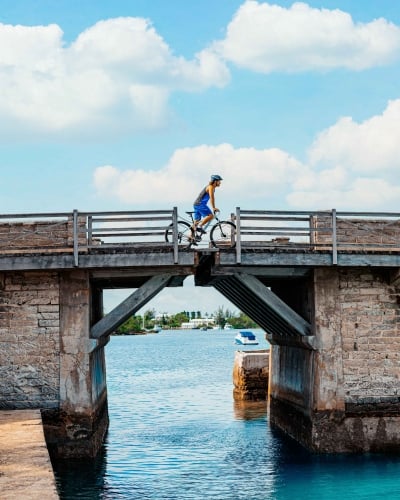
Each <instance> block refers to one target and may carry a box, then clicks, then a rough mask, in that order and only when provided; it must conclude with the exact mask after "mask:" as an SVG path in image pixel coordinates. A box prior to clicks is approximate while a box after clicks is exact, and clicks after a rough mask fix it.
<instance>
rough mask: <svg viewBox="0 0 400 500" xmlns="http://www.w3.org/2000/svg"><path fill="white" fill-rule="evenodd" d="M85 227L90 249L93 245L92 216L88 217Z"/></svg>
mask: <svg viewBox="0 0 400 500" xmlns="http://www.w3.org/2000/svg"><path fill="white" fill-rule="evenodd" d="M87 225H88V228H87V239H88V246H89V247H91V246H92V245H93V215H88V218H87Z"/></svg>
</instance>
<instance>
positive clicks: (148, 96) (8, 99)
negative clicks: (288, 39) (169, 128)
mask: <svg viewBox="0 0 400 500" xmlns="http://www.w3.org/2000/svg"><path fill="white" fill-rule="evenodd" d="M62 35H63V33H62V31H61V29H60V28H59V27H58V26H56V25H50V26H34V27H27V26H11V25H5V24H1V23H0V47H1V50H0V86H1V89H2V92H1V94H0V126H1V124H2V123H3V124H4V125H3V127H2V128H3V130H6V129H7V128H9V127H10V124H15V127H16V126H17V125H18V127H19V132H22V131H23V130H24V129H25V130H26V129H29V130H34V131H35V133H38V132H40V131H42V132H47V133H51V132H60V131H70V132H74V133H76V134H78V135H79V134H81V133H82V132H87V131H88V130H90V131H96V130H97V129H99V128H103V129H105V128H107V130H108V132H110V131H111V130H114V131H121V130H132V129H133V130H135V129H143V128H149V127H150V128H154V127H158V126H161V125H162V124H163V120H165V117H166V113H167V107H168V98H169V95H170V93H171V92H173V91H176V90H180V91H186V92H195V91H202V90H204V89H206V88H208V87H210V86H217V87H222V86H224V85H226V84H227V82H228V81H229V72H228V70H227V68H226V67H225V65H224V64H223V63H222V62H221V60H220V59H218V57H217V56H216V55H215V54H214V53H212V52H209V51H202V52H200V53H199V54H196V55H195V56H194V58H193V60H186V59H184V58H183V57H176V56H174V55H173V54H172V52H171V50H170V49H169V47H168V45H167V44H166V43H165V42H164V40H163V39H162V38H161V36H160V35H158V34H157V33H156V31H155V29H154V28H153V27H152V26H151V24H150V23H149V21H147V20H145V19H141V18H117V19H109V20H106V21H100V22H98V23H97V24H95V25H94V26H92V27H90V28H88V29H87V30H86V31H84V32H83V33H81V34H80V35H79V36H78V38H77V39H76V41H75V42H74V43H72V44H71V45H70V46H69V47H66V46H65V45H64V43H63V40H62Z"/></svg>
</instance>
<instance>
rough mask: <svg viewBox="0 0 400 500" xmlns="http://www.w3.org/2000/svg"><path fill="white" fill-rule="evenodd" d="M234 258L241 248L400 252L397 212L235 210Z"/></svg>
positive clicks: (334, 252) (335, 252)
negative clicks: (235, 235)
mask: <svg viewBox="0 0 400 500" xmlns="http://www.w3.org/2000/svg"><path fill="white" fill-rule="evenodd" d="M232 219H233V220H234V222H235V223H236V226H237V239H236V261H237V263H240V262H241V253H242V249H245V248H249V247H251V248H257V247H261V248H269V247H273V248H279V249H292V250H297V251H299V250H308V251H329V252H331V253H332V264H334V265H335V264H337V255H338V252H351V251H358V252H360V251H364V252H400V213H391V212H337V211H336V210H335V209H332V210H327V211H316V212H311V211H291V212H289V211H273V210H242V209H240V208H237V209H236V213H235V214H232Z"/></svg>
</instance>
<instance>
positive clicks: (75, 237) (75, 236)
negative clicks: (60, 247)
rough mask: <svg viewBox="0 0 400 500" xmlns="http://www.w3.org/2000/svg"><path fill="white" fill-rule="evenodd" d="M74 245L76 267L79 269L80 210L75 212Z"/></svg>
mask: <svg viewBox="0 0 400 500" xmlns="http://www.w3.org/2000/svg"><path fill="white" fill-rule="evenodd" d="M72 220H73V227H72V231H73V243H74V266H75V267H79V241H78V210H76V209H75V210H74V212H73V218H72Z"/></svg>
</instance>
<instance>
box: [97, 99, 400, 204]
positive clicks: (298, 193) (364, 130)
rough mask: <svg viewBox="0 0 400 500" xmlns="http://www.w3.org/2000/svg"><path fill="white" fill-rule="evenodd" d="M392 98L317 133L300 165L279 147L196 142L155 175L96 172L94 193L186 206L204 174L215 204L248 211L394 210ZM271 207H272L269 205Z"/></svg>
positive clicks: (395, 109)
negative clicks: (213, 180)
mask: <svg viewBox="0 0 400 500" xmlns="http://www.w3.org/2000/svg"><path fill="white" fill-rule="evenodd" d="M399 123H400V100H398V101H391V102H389V103H388V106H387V108H386V109H385V110H384V112H383V113H382V114H381V115H377V116H373V117H370V118H369V119H367V120H365V121H364V122H362V123H360V124H357V123H355V122H354V121H353V120H352V119H351V118H346V119H340V120H339V121H338V122H337V123H336V124H334V125H333V126H332V127H330V128H328V129H327V130H324V131H322V132H321V133H320V134H318V136H317V138H316V140H315V141H314V143H313V144H312V146H311V147H310V150H309V161H308V163H307V164H303V163H301V162H300V161H299V160H297V159H296V158H295V157H293V156H291V155H290V154H289V153H287V152H285V151H282V150H280V149H274V148H271V149H264V150H257V149H255V148H234V147H233V146H232V145H231V144H220V145H216V146H211V145H200V146H197V147H192V148H182V149H178V150H176V151H175V153H174V154H173V155H172V156H171V158H170V159H169V161H168V162H167V163H166V165H164V166H163V167H161V168H160V169H159V170H154V171H143V170H139V169H128V170H120V169H118V168H116V167H114V166H102V167H98V168H97V169H96V170H95V172H94V184H95V187H96V191H97V194H98V196H101V197H104V198H109V197H111V198H117V199H118V200H119V201H121V202H122V203H126V204H132V203H135V205H140V204H141V205H148V206H153V207H154V206H155V205H157V207H159V208H161V207H165V206H175V205H177V204H179V203H181V204H185V206H186V209H188V208H190V206H191V204H192V201H193V199H194V197H195V196H196V194H197V191H199V190H200V188H201V187H202V186H203V185H204V184H205V183H206V182H207V181H208V178H209V176H210V174H212V173H219V174H220V175H222V177H223V178H224V181H223V183H222V188H221V190H220V191H218V193H217V205H220V203H222V204H223V209H224V206H228V205H229V210H232V209H233V208H234V207H236V206H241V207H242V208H252V209H264V210H267V209H274V208H280V207H282V205H283V203H282V202H283V201H284V202H286V203H287V204H289V206H290V207H291V208H293V209H306V210H313V209H315V208H316V207H317V208H318V209H330V208H338V209H346V210H362V211H365V210H367V211H368V210H393V211H398V200H399V199H400V183H399V180H398V178H399V177H398V170H399V167H400V160H399V158H400V143H399V141H398V137H399ZM277 204H279V207H277Z"/></svg>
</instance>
